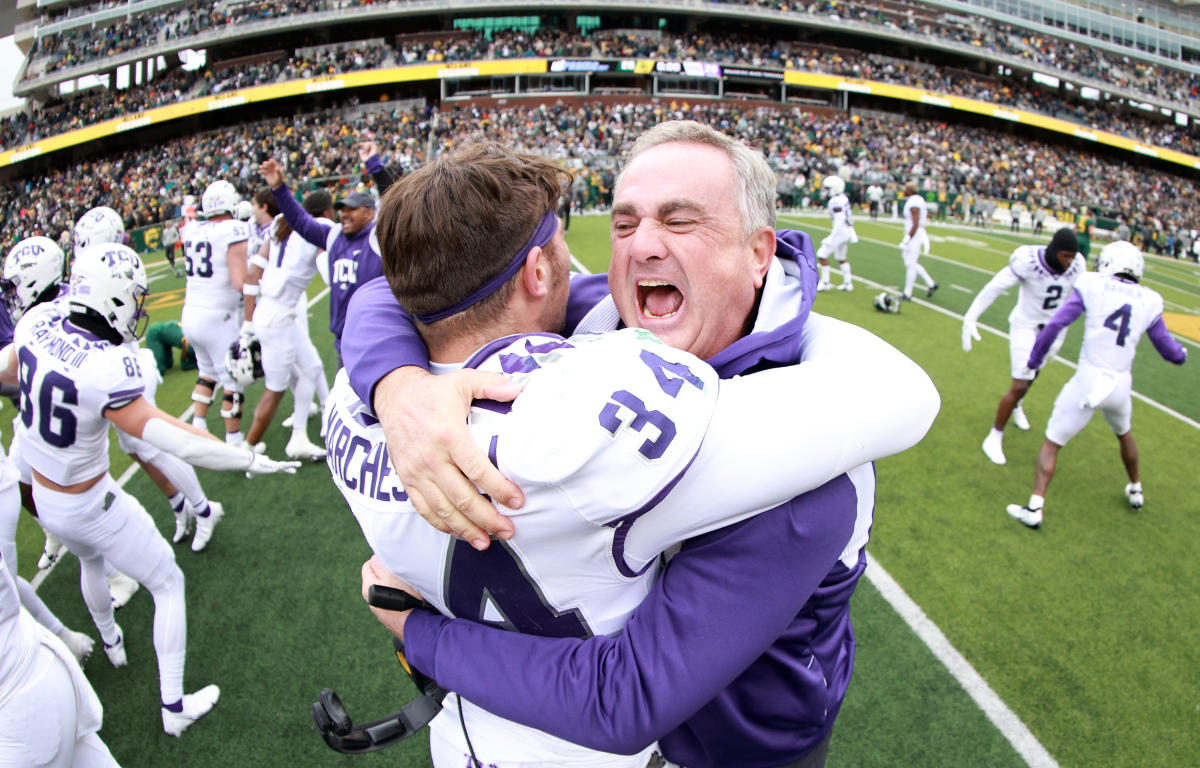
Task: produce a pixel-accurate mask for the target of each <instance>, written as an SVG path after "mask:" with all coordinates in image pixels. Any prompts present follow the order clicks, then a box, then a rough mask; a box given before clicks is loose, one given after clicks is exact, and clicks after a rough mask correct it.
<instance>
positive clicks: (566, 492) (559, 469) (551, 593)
mask: <svg viewBox="0 0 1200 768" xmlns="http://www.w3.org/2000/svg"><path fill="white" fill-rule="evenodd" d="M468 365H469V366H473V367H479V368H480V369H483V370H495V371H501V372H504V373H506V374H508V375H509V376H510V378H512V379H514V380H516V381H519V382H521V383H523V384H524V389H523V391H522V394H521V395H520V397H518V398H517V400H516V401H515V402H514V403H512V404H511V407H510V406H509V404H498V403H489V402H477V403H476V404H475V406H474V407H473V408H472V410H471V415H470V419H469V428H470V431H471V434H472V436H473V437H474V439H475V441H476V442H477V443H478V444H479V445H480V446H481V447H482V448H484V449H485V450H487V452H488V455H489V456H490V457H491V459H492V461H493V462H495V464H496V466H497V467H498V468H499V469H500V470H501V471H502V472H503V473H504V475H505V476H506V477H508V478H510V479H512V480H513V481H514V482H516V483H517V484H518V485H519V486H520V487H521V489H522V490H523V491H524V493H525V505H524V506H523V507H522V508H521V509H519V510H507V509H503V511H504V512H505V513H506V514H509V515H511V516H512V518H513V522H514V525H515V529H516V535H515V536H514V537H513V538H512V539H511V540H510V541H493V542H492V545H491V546H490V547H489V548H488V550H487V551H485V552H477V551H475V550H474V549H472V548H471V546H470V545H469V544H467V543H466V542H463V541H458V540H456V539H454V538H453V537H451V536H449V535H447V534H444V533H440V532H438V531H437V530H435V529H433V528H432V527H430V526H429V525H428V524H427V523H425V522H424V520H422V519H421V518H420V517H419V516H418V515H417V514H416V512H415V511H414V510H413V509H412V507H411V506H410V504H409V503H408V500H407V498H408V497H407V495H406V494H405V493H404V490H403V488H401V487H400V485H399V483H398V482H397V480H396V477H395V475H394V473H393V471H392V469H391V467H390V460H389V458H388V454H387V446H386V442H385V440H384V435H383V431H382V429H381V428H380V427H379V426H378V422H377V421H376V419H375V418H374V416H373V415H372V414H371V412H370V410H369V409H368V408H367V407H366V406H364V405H363V403H362V402H361V401H360V400H358V398H357V397H356V396H355V395H354V393H353V391H352V390H351V389H350V386H349V382H348V379H347V377H346V373H345V371H344V370H343V371H341V372H340V373H339V374H338V376H337V380H336V381H335V383H334V387H333V389H332V391H331V392H330V397H329V401H328V406H327V409H326V416H325V418H326V426H327V437H326V443H327V446H328V447H329V449H330V450H329V457H328V460H327V461H328V464H329V467H330V469H331V471H332V474H333V478H334V481H335V483H336V484H337V486H338V488H339V489H340V490H341V492H342V494H343V495H344V496H345V497H346V500H347V502H348V503H349V505H350V508H351V510H352V511H353V512H354V515H355V517H356V518H357V520H358V522H359V524H360V525H361V526H362V529H363V533H364V534H365V536H366V538H367V540H368V542H369V543H370V545H371V548H372V549H373V550H374V551H375V553H376V554H377V555H378V556H379V557H380V559H381V560H382V561H383V563H384V565H386V566H387V567H388V568H389V569H390V570H391V571H393V572H394V573H396V574H397V575H398V576H400V577H401V578H403V579H404V580H405V581H407V582H408V583H410V584H412V585H413V586H414V587H416V588H417V589H418V590H419V591H420V592H421V594H422V595H424V596H425V598H426V599H427V600H428V601H429V602H430V603H431V604H432V605H433V606H435V607H436V608H437V609H438V610H439V611H440V612H442V613H444V614H445V615H449V616H457V617H465V618H469V619H473V620H477V621H482V622H485V623H490V624H493V625H495V626H499V627H504V628H508V629H512V630H516V631H521V632H526V633H530V634H538V635H544V636H556V637H562V636H567V637H581V638H583V637H590V636H593V635H599V634H612V633H615V632H618V631H619V630H620V629H621V627H622V626H624V624H625V622H626V620H627V619H628V617H629V615H630V614H631V613H632V612H633V609H634V608H635V607H636V606H637V605H638V604H639V603H640V602H641V601H642V599H643V598H644V597H645V595H646V594H647V592H648V591H649V589H650V587H651V585H652V584H653V583H654V580H655V578H656V577H657V573H658V568H659V554H660V553H661V552H662V551H663V550H665V549H667V548H668V547H670V546H671V545H673V544H675V543H677V542H679V541H682V540H683V539H685V538H688V537H690V536H693V535H698V534H699V533H702V532H705V531H707V530H712V529H714V528H716V527H718V526H719V525H722V524H726V523H729V522H732V521H734V520H735V519H742V518H744V517H746V516H747V514H745V512H747V511H746V510H742V513H741V514H736V517H734V516H733V515H734V514H735V513H734V510H732V509H731V507H738V506H739V505H737V504H727V503H716V499H713V498H712V495H716V489H715V488H714V490H713V494H712V495H710V496H709V497H707V498H709V499H711V500H712V501H713V502H714V503H711V504H703V503H697V501H696V499H695V498H694V497H693V498H692V500H691V501H690V502H686V508H682V507H680V506H678V502H674V501H673V497H672V496H669V495H668V494H669V492H670V491H671V490H672V489H673V488H682V487H684V486H686V485H687V484H688V483H687V481H685V482H684V483H681V482H680V481H681V478H683V477H684V476H685V473H687V472H688V469H689V467H691V466H692V464H693V461H694V460H696V456H697V453H698V452H699V450H700V447H701V443H702V442H703V441H704V436H705V433H706V430H707V428H708V426H709V421H710V419H711V418H712V417H713V413H714V409H715V404H716V399H717V388H718V380H717V375H716V373H715V372H714V371H713V370H712V368H710V367H709V366H708V365H707V364H705V363H704V362H702V361H700V360H698V359H697V358H695V357H693V356H692V355H690V354H688V353H686V352H682V351H679V350H676V349H673V348H671V347H668V346H666V345H665V344H662V343H661V342H659V341H658V339H657V338H656V337H654V336H653V335H652V334H649V333H647V332H645V331H642V330H639V329H626V330H624V331H619V332H615V333H609V334H602V335H579V336H574V337H572V338H570V339H566V340H564V339H562V338H560V337H557V336H550V335H540V334H539V335H529V336H517V337H509V338H507V339H502V340H499V341H497V342H493V343H492V344H491V345H488V346H487V347H485V348H484V349H482V350H480V351H479V352H478V353H476V355H475V357H474V358H473V359H472V361H471V362H469V363H468ZM729 442H733V441H729ZM735 449H736V450H741V449H740V448H735V446H734V445H729V446H728V448H727V450H735ZM703 474H705V475H719V473H717V472H705V473H703ZM686 477H687V478H688V479H689V480H690V479H691V478H692V474H687V475H686ZM711 482H714V483H715V482H716V478H714V479H713V480H712V481H711ZM677 483H678V484H679V485H677ZM725 485H728V483H725ZM716 487H717V488H719V487H721V486H720V485H718V486H716ZM683 495H684V496H687V495H688V494H687V493H684V494H683ZM784 498H786V496H785V497H784ZM776 503H778V502H776ZM452 700H453V697H451V699H448V702H449V701H452ZM463 711H464V713H465V717H466V726H467V731H468V732H469V733H470V735H471V740H472V743H473V745H474V748H475V750H476V752H477V753H478V754H479V755H480V759H481V760H483V762H484V763H485V764H487V763H490V762H504V761H510V760H513V761H516V760H521V761H535V762H536V761H540V762H541V763H542V764H546V765H568V764H571V763H572V762H573V761H585V760H594V759H595V758H596V756H597V754H598V753H596V752H595V751H593V750H588V749H586V748H584V747H580V746H578V745H574V744H571V743H569V742H565V741H563V740H561V739H558V738H555V737H553V736H550V735H548V734H546V733H543V732H541V731H537V730H534V729H531V728H527V727H525V726H522V725H519V724H516V723H513V722H510V721H507V720H504V719H502V718H499V717H496V716H494V715H492V714H490V713H488V712H486V711H484V710H481V709H479V708H478V707H475V706H473V705H472V704H471V703H470V702H468V701H465V700H464V702H463ZM439 723H440V724H441V725H439ZM434 727H435V728H442V729H444V730H441V731H440V733H441V734H442V735H443V736H444V737H445V738H448V739H452V740H455V741H456V742H459V741H461V740H462V735H461V728H460V726H459V723H458V712H457V708H456V707H451V708H450V709H446V710H444V711H443V712H442V714H441V715H440V716H439V718H438V719H437V720H435V722H434ZM461 747H462V748H463V750H464V753H465V751H466V744H465V742H463V743H462V744H461ZM643 762H644V761H643ZM588 764H589V765H590V764H592V763H590V762H589V763H588Z"/></svg>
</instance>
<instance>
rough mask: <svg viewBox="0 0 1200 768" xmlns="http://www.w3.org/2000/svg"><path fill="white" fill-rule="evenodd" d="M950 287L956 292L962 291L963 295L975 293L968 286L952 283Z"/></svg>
mask: <svg viewBox="0 0 1200 768" xmlns="http://www.w3.org/2000/svg"><path fill="white" fill-rule="evenodd" d="M950 287H951V288H953V289H954V290H956V291H962V292H963V293H975V291H972V290H971V289H970V288H968V287H967V286H965V285H959V284H958V283H950Z"/></svg>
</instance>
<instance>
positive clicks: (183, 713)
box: [0, 244, 297, 736]
mask: <svg viewBox="0 0 1200 768" xmlns="http://www.w3.org/2000/svg"><path fill="white" fill-rule="evenodd" d="M147 293H148V290H147V283H146V271H145V269H144V268H143V266H142V262H141V259H139V258H138V256H137V254H136V253H134V252H133V250H132V249H130V248H128V247H126V246H124V245H115V244H107V245H95V246H91V247H88V248H84V249H83V250H81V251H79V252H77V253H76V254H75V257H74V261H73V263H72V267H71V284H70V291H69V293H67V294H66V295H65V296H63V297H62V298H61V299H59V300H56V301H51V302H46V303H43V304H41V305H39V306H38V307H36V308H34V309H33V310H32V311H30V312H26V313H25V315H24V316H22V318H21V320H20V321H19V322H18V323H17V328H16V334H15V337H14V340H13V343H12V344H11V345H9V346H8V347H7V348H6V349H5V350H4V351H3V352H0V365H2V366H3V368H2V369H0V380H3V381H6V382H9V383H14V382H17V381H19V383H20V387H21V404H20V412H21V419H20V422H19V423H18V427H17V429H18V431H20V432H21V438H22V446H23V452H24V458H25V459H26V461H27V462H28V463H29V465H30V467H31V469H32V475H33V480H34V483H33V497H34V501H35V502H36V504H37V509H38V516H39V518H40V521H41V523H42V525H43V526H45V527H47V528H49V529H50V530H52V531H53V532H54V533H55V534H57V535H58V537H59V538H60V539H61V540H62V541H63V542H64V543H65V544H66V546H67V549H68V550H70V551H71V552H72V553H74V554H75V555H76V557H78V558H79V562H80V582H81V586H82V588H83V596H84V602H85V603H86V604H87V607H88V612H89V613H90V614H91V616H92V620H93V621H94V622H95V624H96V628H97V629H98V630H99V632H100V637H101V639H102V640H103V641H104V650H105V653H106V654H107V655H108V658H109V661H111V662H112V664H113V666H118V667H119V666H123V665H124V664H125V663H126V658H125V645H124V635H123V634H122V632H121V629H120V627H118V626H117V624H116V621H115V620H114V617H113V606H112V600H111V599H110V597H109V591H108V585H107V583H106V582H105V578H104V576H105V568H106V561H107V562H109V563H112V565H114V566H115V567H117V568H119V569H121V570H122V571H124V572H125V573H128V574H129V575H130V576H132V577H133V578H134V579H136V580H137V581H138V583H140V584H141V585H142V586H144V587H146V589H147V590H149V591H150V593H151V594H152V595H153V597H154V606H155V621H154V650H155V653H156V654H157V657H158V671H159V688H160V697H161V702H162V724H163V730H164V731H166V732H167V733H169V734H171V735H173V736H178V735H179V734H181V733H182V732H183V731H184V730H185V729H186V728H187V727H188V726H189V725H191V723H192V722H194V721H195V720H197V719H198V718H200V717H202V716H203V715H204V714H205V713H207V712H208V711H209V710H210V709H211V708H212V707H213V705H214V704H215V703H216V701H217V697H218V696H219V693H220V692H219V690H218V689H217V687H216V686H215V685H210V686H206V687H205V688H203V689H201V690H200V691H197V692H196V693H193V694H188V695H187V696H185V695H184V693H183V668H184V658H185V655H186V649H187V618H186V604H185V600H184V579H183V572H182V571H181V570H180V569H179V566H178V565H177V564H176V562H175V555H174V553H173V552H172V550H171V546H170V545H169V544H167V542H166V540H165V539H164V538H163V537H162V535H161V534H159V532H158V529H157V528H155V526H154V521H153V520H152V519H151V518H150V515H148V514H147V513H146V510H145V509H143V508H142V505H141V504H140V503H139V502H138V500H137V499H135V498H134V497H133V496H131V495H129V494H128V493H126V492H125V491H124V490H123V489H122V488H121V486H119V485H118V484H117V483H116V481H115V480H113V478H112V476H111V475H110V474H109V472H108V467H109V457H108V428H109V424H110V423H112V424H116V425H117V426H119V427H120V428H121V429H123V430H124V431H125V432H127V433H128V434H130V435H132V436H134V437H137V438H141V439H142V440H145V441H146V442H148V443H149V444H151V445H153V446H154V447H156V448H157V449H159V450H161V451H165V452H169V453H172V454H175V455H176V456H178V457H180V458H181V459H183V460H184V461H187V462H190V463H193V464H195V465H197V466H201V467H205V468H208V469H215V470H220V469H226V470H237V471H242V472H246V473H247V474H251V475H253V474H262V473H269V472H295V468H296V466H297V465H296V463H295V462H274V461H271V460H270V459H268V458H266V457H264V456H259V455H256V454H254V453H253V452H251V451H246V450H243V449H242V448H240V447H233V446H228V445H225V444H223V443H221V442H220V441H219V440H216V439H214V438H213V437H212V436H211V435H209V434H207V433H206V432H204V431H202V430H198V429H196V428H194V427H191V426H189V425H187V424H184V423H182V422H180V421H178V420H177V419H174V418H172V417H171V416H169V415H167V414H166V413H164V412H162V411H161V410H159V409H158V408H157V407H155V406H154V405H152V404H151V403H150V402H149V401H148V400H146V398H145V397H144V396H143V392H144V391H145V381H144V378H143V375H142V365H141V361H140V360H139V359H138V356H137V355H135V354H133V352H132V351H131V350H130V348H129V347H128V346H127V344H129V343H130V342H135V341H136V340H137V339H138V337H139V336H140V334H141V331H142V330H143V328H144V325H145V314H144V313H143V312H142V305H143V302H144V301H145V298H146V295H147Z"/></svg>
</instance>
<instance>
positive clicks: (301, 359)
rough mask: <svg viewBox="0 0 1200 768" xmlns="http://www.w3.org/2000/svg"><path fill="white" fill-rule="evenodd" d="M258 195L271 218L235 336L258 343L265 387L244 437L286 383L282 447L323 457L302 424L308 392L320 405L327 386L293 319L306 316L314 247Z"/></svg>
mask: <svg viewBox="0 0 1200 768" xmlns="http://www.w3.org/2000/svg"><path fill="white" fill-rule="evenodd" d="M263 200H264V203H263V204H264V206H265V207H266V209H267V210H268V211H270V212H271V213H273V214H275V219H274V223H273V224H272V225H271V228H270V230H269V233H268V237H267V239H266V240H265V241H264V242H263V244H262V246H261V249H260V251H259V252H258V253H255V254H253V255H252V257H251V259H250V268H249V272H248V274H247V277H246V283H245V285H244V286H243V288H242V292H243V294H244V295H245V301H246V305H245V318H246V319H245V323H244V324H243V326H242V336H241V338H242V340H245V344H246V345H249V344H250V343H251V342H250V338H251V337H254V338H257V339H258V341H259V343H260V344H261V350H262V351H261V354H262V371H263V376H264V378H265V379H266V388H265V390H264V391H263V395H262V397H261V398H260V399H259V401H258V405H257V406H256V407H255V409H254V420H253V422H251V425H250V429H249V431H248V432H247V433H246V440H247V442H249V443H251V444H252V445H257V443H258V442H259V441H260V440H261V439H262V437H263V435H264V434H265V433H266V431H267V427H268V426H270V423H271V419H273V418H274V417H275V411H276V410H277V409H278V408H279V402H280V400H282V399H283V393H284V392H285V391H286V390H287V389H288V387H289V386H290V387H291V388H292V395H293V401H294V405H295V411H294V412H293V416H292V436H291V438H290V439H289V440H288V443H287V447H286V448H285V449H284V450H285V452H286V453H287V455H288V456H290V457H292V458H295V459H306V460H309V461H320V460H322V459H324V458H325V449H324V448H323V447H321V446H317V445H314V444H313V443H312V442H311V441H310V440H309V438H308V430H307V426H308V416H309V412H310V411H311V409H312V400H313V395H318V397H319V399H320V401H321V404H322V405H323V404H324V399H325V393H327V392H328V389H327V387H325V386H324V379H325V370H324V368H323V367H322V365H321V358H320V356H319V355H318V354H317V351H316V348H315V347H313V345H312V343H311V342H310V341H309V340H308V337H307V335H306V334H305V333H304V328H303V327H301V324H300V323H298V322H297V320H298V316H299V318H300V319H302V320H303V322H304V324H307V322H308V313H307V306H306V304H305V302H304V297H305V292H306V291H307V289H308V283H309V281H311V280H312V277H313V275H315V274H316V272H317V253H318V251H319V250H320V249H319V248H318V247H317V246H315V245H313V244H312V243H310V242H308V241H307V240H305V239H304V238H303V237H301V236H300V235H298V234H297V233H295V232H293V231H292V228H291V226H290V225H289V224H288V222H287V220H286V219H284V218H283V217H282V216H279V215H278V214H279V209H278V208H277V207H276V206H275V200H274V198H273V197H270V196H268V197H264V198H263ZM239 343H242V342H241V341H240V342H239ZM244 353H245V350H243V354H244Z"/></svg>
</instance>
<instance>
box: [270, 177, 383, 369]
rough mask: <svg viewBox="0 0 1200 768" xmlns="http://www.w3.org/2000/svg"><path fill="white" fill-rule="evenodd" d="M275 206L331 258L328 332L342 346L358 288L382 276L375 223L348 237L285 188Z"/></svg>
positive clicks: (277, 194)
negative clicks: (347, 317)
mask: <svg viewBox="0 0 1200 768" xmlns="http://www.w3.org/2000/svg"><path fill="white" fill-rule="evenodd" d="M275 204H276V205H278V206H279V211H280V213H282V214H283V218H284V219H286V220H287V223H288V225H289V226H291V228H292V229H293V230H295V231H296V232H297V233H298V234H299V235H300V236H301V237H303V238H304V239H305V240H307V241H308V242H310V243H312V244H313V245H315V246H317V247H318V248H324V249H325V251H326V253H327V254H328V256H329V288H330V295H329V330H330V331H332V332H333V337H334V343H335V344H336V345H339V346H340V341H341V337H342V328H343V326H344V325H345V323H346V308H347V307H348V306H349V304H350V297H352V296H353V295H354V293H355V291H357V290H358V289H359V286H362V285H366V284H367V283H368V282H370V281H371V280H374V279H375V278H377V277H381V276H382V275H383V262H382V261H380V259H379V251H378V250H377V248H378V246H377V245H376V244H375V242H374V234H375V222H374V221H372V222H371V223H370V224H368V225H367V226H365V227H363V228H362V229H361V230H359V231H358V232H355V233H354V234H353V235H347V234H346V233H345V232H343V231H342V225H341V224H334V225H332V226H331V225H329V224H323V223H321V222H320V221H317V220H316V219H315V218H313V217H312V216H311V215H310V214H309V213H308V211H306V210H304V208H303V207H302V206H301V205H300V203H298V202H296V198H295V197H294V196H293V195H292V193H291V190H289V189H288V188H287V185H286V184H284V185H283V186H281V187H279V189H277V190H275ZM339 353H340V349H339Z"/></svg>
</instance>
